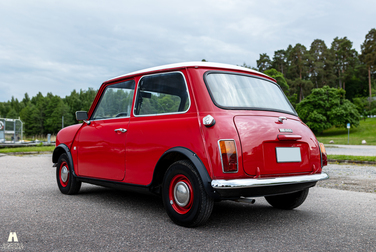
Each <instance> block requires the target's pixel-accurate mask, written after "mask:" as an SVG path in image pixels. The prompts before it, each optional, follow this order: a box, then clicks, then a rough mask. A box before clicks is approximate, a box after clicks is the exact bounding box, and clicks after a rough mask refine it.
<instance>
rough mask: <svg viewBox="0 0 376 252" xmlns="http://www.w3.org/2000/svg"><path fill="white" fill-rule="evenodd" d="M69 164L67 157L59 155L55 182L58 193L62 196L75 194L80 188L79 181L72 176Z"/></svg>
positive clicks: (71, 168)
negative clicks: (62, 194)
mask: <svg viewBox="0 0 376 252" xmlns="http://www.w3.org/2000/svg"><path fill="white" fill-rule="evenodd" d="M70 164H71V162H69V157H68V155H67V154H66V153H64V154H61V156H60V157H59V160H58V162H57V166H56V181H57V186H58V187H59V190H60V192H62V193H64V194H76V193H78V191H79V190H80V188H81V181H79V180H78V178H76V177H75V176H74V174H73V167H71V166H70Z"/></svg>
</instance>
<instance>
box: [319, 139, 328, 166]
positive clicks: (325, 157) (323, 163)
mask: <svg viewBox="0 0 376 252" xmlns="http://www.w3.org/2000/svg"><path fill="white" fill-rule="evenodd" d="M319 146H320V153H321V166H326V165H328V155H327V154H326V150H325V146H324V144H323V143H319Z"/></svg>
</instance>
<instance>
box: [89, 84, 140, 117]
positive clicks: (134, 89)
mask: <svg viewBox="0 0 376 252" xmlns="http://www.w3.org/2000/svg"><path fill="white" fill-rule="evenodd" d="M128 81H133V82H134V88H133V92H134V93H133V98H132V103H131V111H130V113H132V106H133V103H134V98H135V96H134V94H135V91H136V81H135V80H134V79H133V78H131V79H127V80H122V81H119V82H116V83H110V84H108V85H106V86H105V87H104V89H103V91H102V93H101V97H100V98H99V100H98V102H97V104H95V108H94V110H93V113H92V114H91V115H90V118H88V120H87V121H89V122H95V121H103V120H114V119H124V118H130V117H131V115H127V116H121V117H109V118H100V119H92V117H93V116H94V114H95V112H96V111H97V109H98V106H99V104H100V103H101V101H102V98H103V96H104V94H105V92H106V90H107V88H108V87H110V86H113V85H117V84H120V83H124V82H128ZM98 92H99V91H98Z"/></svg>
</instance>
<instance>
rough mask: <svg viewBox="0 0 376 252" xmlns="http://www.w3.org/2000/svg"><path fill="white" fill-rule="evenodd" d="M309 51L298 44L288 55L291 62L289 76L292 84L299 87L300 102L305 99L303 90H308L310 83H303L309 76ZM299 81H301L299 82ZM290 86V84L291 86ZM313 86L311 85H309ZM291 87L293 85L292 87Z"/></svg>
mask: <svg viewBox="0 0 376 252" xmlns="http://www.w3.org/2000/svg"><path fill="white" fill-rule="evenodd" d="M307 59H308V55H307V49H306V47H305V46H304V45H301V44H296V45H295V46H294V47H293V48H292V49H291V50H290V52H289V54H288V60H289V62H290V66H289V75H290V76H291V79H292V80H293V82H291V84H293V85H294V84H296V85H298V86H297V88H296V89H297V90H296V91H297V93H298V99H299V102H300V101H301V100H302V99H303V89H304V88H307V85H306V86H304V85H305V84H308V82H305V81H303V78H304V79H305V78H306V77H307V76H306V75H307V72H308V71H307V65H308V63H307ZM297 79H299V80H297ZM289 85H290V84H289ZM309 86H311V85H309ZM290 87H291V85H290Z"/></svg>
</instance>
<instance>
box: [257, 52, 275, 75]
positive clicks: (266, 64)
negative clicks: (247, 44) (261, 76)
mask: <svg viewBox="0 0 376 252" xmlns="http://www.w3.org/2000/svg"><path fill="white" fill-rule="evenodd" d="M256 62H257V68H258V70H259V71H260V72H264V71H265V70H267V69H269V68H270V67H271V65H272V62H271V60H270V58H269V56H268V55H267V54H266V53H262V54H260V59H258V60H257V61H256Z"/></svg>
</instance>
